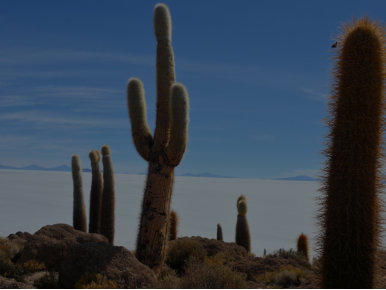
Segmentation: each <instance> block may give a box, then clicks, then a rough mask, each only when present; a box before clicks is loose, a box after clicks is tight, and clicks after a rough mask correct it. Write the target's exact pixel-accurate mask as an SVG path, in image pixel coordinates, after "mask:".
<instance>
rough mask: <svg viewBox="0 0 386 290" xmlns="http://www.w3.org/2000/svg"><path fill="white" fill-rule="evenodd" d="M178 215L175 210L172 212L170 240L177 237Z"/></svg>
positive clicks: (170, 217)
mask: <svg viewBox="0 0 386 290" xmlns="http://www.w3.org/2000/svg"><path fill="white" fill-rule="evenodd" d="M177 230H178V216H177V213H176V212H175V211H173V210H172V211H171V212H170V216H169V241H173V240H175V239H177Z"/></svg>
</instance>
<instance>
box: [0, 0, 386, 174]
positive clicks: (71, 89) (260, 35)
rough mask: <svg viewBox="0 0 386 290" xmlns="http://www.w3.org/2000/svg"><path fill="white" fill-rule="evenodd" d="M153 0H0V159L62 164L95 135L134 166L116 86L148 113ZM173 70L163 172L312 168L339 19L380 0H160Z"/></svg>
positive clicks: (116, 158) (384, 5)
mask: <svg viewBox="0 0 386 290" xmlns="http://www.w3.org/2000/svg"><path fill="white" fill-rule="evenodd" d="M158 2H159V1H119V0H115V1H51V0H50V1H13V0H12V1H6V0H3V1H1V2H0V37H1V46H0V123H1V126H0V136H1V137H0V164H3V165H13V166H25V165H29V164H39V165H42V166H47V167H53V166H57V165H61V164H67V165H70V160H71V156H72V155H73V154H79V155H80V156H81V159H82V163H83V167H85V168H86V167H90V165H89V159H88V152H89V151H90V150H91V149H98V148H100V147H101V146H102V145H103V144H109V145H110V147H111V149H112V154H113V155H112V157H113V162H114V166H115V169H116V171H119V172H127V173H138V172H144V171H146V167H147V164H146V163H145V161H143V160H142V159H141V158H140V157H139V155H138V154H137V152H136V150H135V148H134V146H133V143H132V140H131V133H130V123H129V119H128V113H127V107H126V84H127V80H128V79H129V78H130V77H134V76H135V77H139V78H140V79H141V80H142V81H143V83H144V86H145V92H146V101H147V106H148V122H149V125H150V126H151V128H152V129H153V128H154V123H155V120H154V119H155V66H154V63H155V45H156V43H155V39H154V34H153V23H152V18H153V7H154V5H155V4H156V3H158ZM164 3H166V4H167V5H168V6H169V9H170V11H171V15H172V23H173V41H172V43H173V48H174V53H175V61H176V75H177V81H179V82H182V83H184V84H185V85H186V87H187V89H188V91H189V95H190V108H191V110H190V125H189V141H188V148H187V152H186V154H185V157H184V160H183V161H182V163H181V165H180V166H179V167H178V168H177V174H183V173H187V172H190V173H201V172H212V173H216V174H219V175H227V176H236V177H247V178H274V177H286V176H295V175H301V174H307V175H315V174H317V172H318V170H320V169H321V168H322V167H323V166H324V160H325V159H324V157H323V155H322V154H321V151H322V150H323V148H324V147H325V144H324V142H325V136H326V134H327V132H328V129H327V128H326V126H325V124H324V123H323V118H326V117H327V103H328V101H327V98H328V94H329V92H330V84H331V82H332V78H331V70H332V64H333V55H334V50H333V49H332V48H331V47H330V46H331V45H332V44H333V43H334V42H335V37H336V36H337V34H338V33H339V27H340V26H341V24H343V23H346V22H348V21H350V20H351V19H352V18H353V17H361V16H364V15H368V16H369V17H371V18H373V19H375V20H378V21H380V22H383V24H384V21H385V11H386V1H383V0H380V1H376V0H371V1H367V0H366V1H310V0H307V1H252V0H250V1H224V0H223V1H215V0H211V1H203V0H195V1H165V2H164Z"/></svg>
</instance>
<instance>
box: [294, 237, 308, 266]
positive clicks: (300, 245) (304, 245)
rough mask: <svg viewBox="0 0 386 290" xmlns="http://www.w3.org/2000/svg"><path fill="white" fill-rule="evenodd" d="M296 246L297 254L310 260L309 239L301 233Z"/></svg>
mask: <svg viewBox="0 0 386 290" xmlns="http://www.w3.org/2000/svg"><path fill="white" fill-rule="evenodd" d="M296 246H297V252H298V253H299V254H301V255H303V256H304V257H306V259H307V260H308V238H307V236H306V235H305V234H303V233H301V234H300V235H299V237H298V240H297V243H296Z"/></svg>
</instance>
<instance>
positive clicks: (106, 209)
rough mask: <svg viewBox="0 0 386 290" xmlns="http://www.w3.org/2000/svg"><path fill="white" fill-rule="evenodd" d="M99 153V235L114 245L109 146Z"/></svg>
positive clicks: (111, 172) (112, 193)
mask: <svg viewBox="0 0 386 290" xmlns="http://www.w3.org/2000/svg"><path fill="white" fill-rule="evenodd" d="M101 151H102V163H103V193H102V206H101V230H100V233H101V234H102V235H104V236H105V237H106V238H108V240H109V242H110V244H114V233H115V188H114V170H113V161H112V160H111V150H110V147H109V146H107V145H103V146H102V150H101Z"/></svg>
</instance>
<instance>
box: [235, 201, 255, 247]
mask: <svg viewBox="0 0 386 290" xmlns="http://www.w3.org/2000/svg"><path fill="white" fill-rule="evenodd" d="M247 206H248V204H247V199H246V198H245V196H244V195H240V197H239V198H238V199H237V211H238V215H237V223H236V244H238V245H239V246H243V247H244V248H245V249H246V250H247V251H248V252H250V251H251V235H250V233H249V225H248V219H247Z"/></svg>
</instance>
